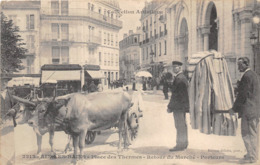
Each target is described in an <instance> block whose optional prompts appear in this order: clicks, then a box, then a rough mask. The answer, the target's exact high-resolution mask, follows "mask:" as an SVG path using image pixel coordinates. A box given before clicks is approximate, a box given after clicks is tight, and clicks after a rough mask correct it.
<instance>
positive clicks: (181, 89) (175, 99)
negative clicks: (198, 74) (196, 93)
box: [168, 73, 189, 112]
mask: <svg viewBox="0 0 260 165" xmlns="http://www.w3.org/2000/svg"><path fill="white" fill-rule="evenodd" d="M171 90H172V96H171V100H170V103H169V104H168V109H170V110H171V111H172V112H175V111H182V112H189V96H188V80H187V78H186V77H185V76H184V74H183V73H180V74H178V75H177V76H176V77H175V79H174V82H173V84H172V87H171Z"/></svg>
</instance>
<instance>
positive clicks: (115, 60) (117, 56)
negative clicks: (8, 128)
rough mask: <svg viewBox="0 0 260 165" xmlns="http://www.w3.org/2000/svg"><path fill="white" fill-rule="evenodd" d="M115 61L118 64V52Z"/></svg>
mask: <svg viewBox="0 0 260 165" xmlns="http://www.w3.org/2000/svg"><path fill="white" fill-rule="evenodd" d="M115 61H116V66H118V61H119V59H118V54H116V59H115Z"/></svg>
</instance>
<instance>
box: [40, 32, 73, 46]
mask: <svg viewBox="0 0 260 165" xmlns="http://www.w3.org/2000/svg"><path fill="white" fill-rule="evenodd" d="M40 41H41V43H43V44H48V45H57V46H62V45H70V44H71V43H72V42H76V41H75V38H74V34H66V35H60V36H58V35H53V34H45V35H42V36H41V40H40Z"/></svg>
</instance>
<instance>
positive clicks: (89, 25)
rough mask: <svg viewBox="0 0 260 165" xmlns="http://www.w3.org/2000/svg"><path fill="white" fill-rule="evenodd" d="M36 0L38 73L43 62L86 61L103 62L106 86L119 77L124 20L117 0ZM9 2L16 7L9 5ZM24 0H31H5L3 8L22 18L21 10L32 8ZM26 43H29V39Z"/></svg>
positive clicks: (78, 62)
mask: <svg viewBox="0 0 260 165" xmlns="http://www.w3.org/2000/svg"><path fill="white" fill-rule="evenodd" d="M30 2H32V1H30ZM36 2H37V4H38V10H37V13H33V14H35V16H34V18H33V20H34V22H35V29H37V36H35V38H34V40H35V41H36V42H35V47H36V48H37V49H36V50H35V52H36V53H35V60H34V63H33V65H34V66H35V67H34V72H35V73H39V72H40V68H41V66H43V65H44V64H79V65H81V66H84V65H86V64H87V65H98V66H100V70H101V72H102V74H103V75H104V76H105V77H106V78H105V79H102V83H103V85H104V87H107V86H108V84H109V82H110V81H113V80H115V79H119V42H118V32H119V30H120V29H121V28H122V22H121V21H120V20H119V16H120V12H119V11H120V8H119V5H118V2H117V1H115V0H113V1H111V0H104V1H92V0H86V1H73V0H38V1H36ZM36 2H33V3H36ZM10 3H12V4H13V6H16V7H13V8H12V9H11V8H9V7H8V4H10ZM15 3H16V4H15ZM21 3H28V2H26V1H23V2H19V3H17V2H8V3H3V5H5V4H6V7H5V8H4V11H3V12H4V13H6V12H7V11H8V14H7V15H8V16H9V15H10V16H12V15H14V14H16V17H17V18H19V19H20V13H23V12H25V13H26V12H29V10H28V9H27V8H21V7H22V6H23V5H21ZM16 8H18V9H16ZM18 13H19V14H18ZM36 14H38V15H36ZM9 18H12V17H9ZM30 19H31V17H30ZM23 23H26V21H25V20H24V21H23V20H22V21H21V24H23ZM18 26H21V25H20V24H19V25H18ZM35 33H36V32H35ZM26 44H27V45H28V43H27V42H26ZM23 72H26V71H23ZM82 85H83V84H82Z"/></svg>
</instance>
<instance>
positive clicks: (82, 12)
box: [41, 8, 122, 29]
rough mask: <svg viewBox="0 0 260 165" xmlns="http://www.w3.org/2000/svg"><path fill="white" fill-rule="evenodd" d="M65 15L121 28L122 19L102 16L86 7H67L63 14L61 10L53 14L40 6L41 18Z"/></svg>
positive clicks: (49, 9) (62, 16)
mask: <svg viewBox="0 0 260 165" xmlns="http://www.w3.org/2000/svg"><path fill="white" fill-rule="evenodd" d="M66 17H71V19H83V20H85V19H87V21H88V20H95V21H98V22H99V23H101V24H109V25H112V26H115V27H117V28H120V29H121V28H122V21H120V20H116V19H113V18H111V17H108V16H104V15H103V14H99V13H97V12H93V11H91V10H88V9H82V8H77V9H73V8H69V10H68V12H66V13H65V14H64V13H63V14H62V13H61V11H59V12H56V13H55V14H53V12H52V9H51V8H42V10H41V19H43V20H44V19H50V18H51V19H53V18H57V19H60V18H66Z"/></svg>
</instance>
